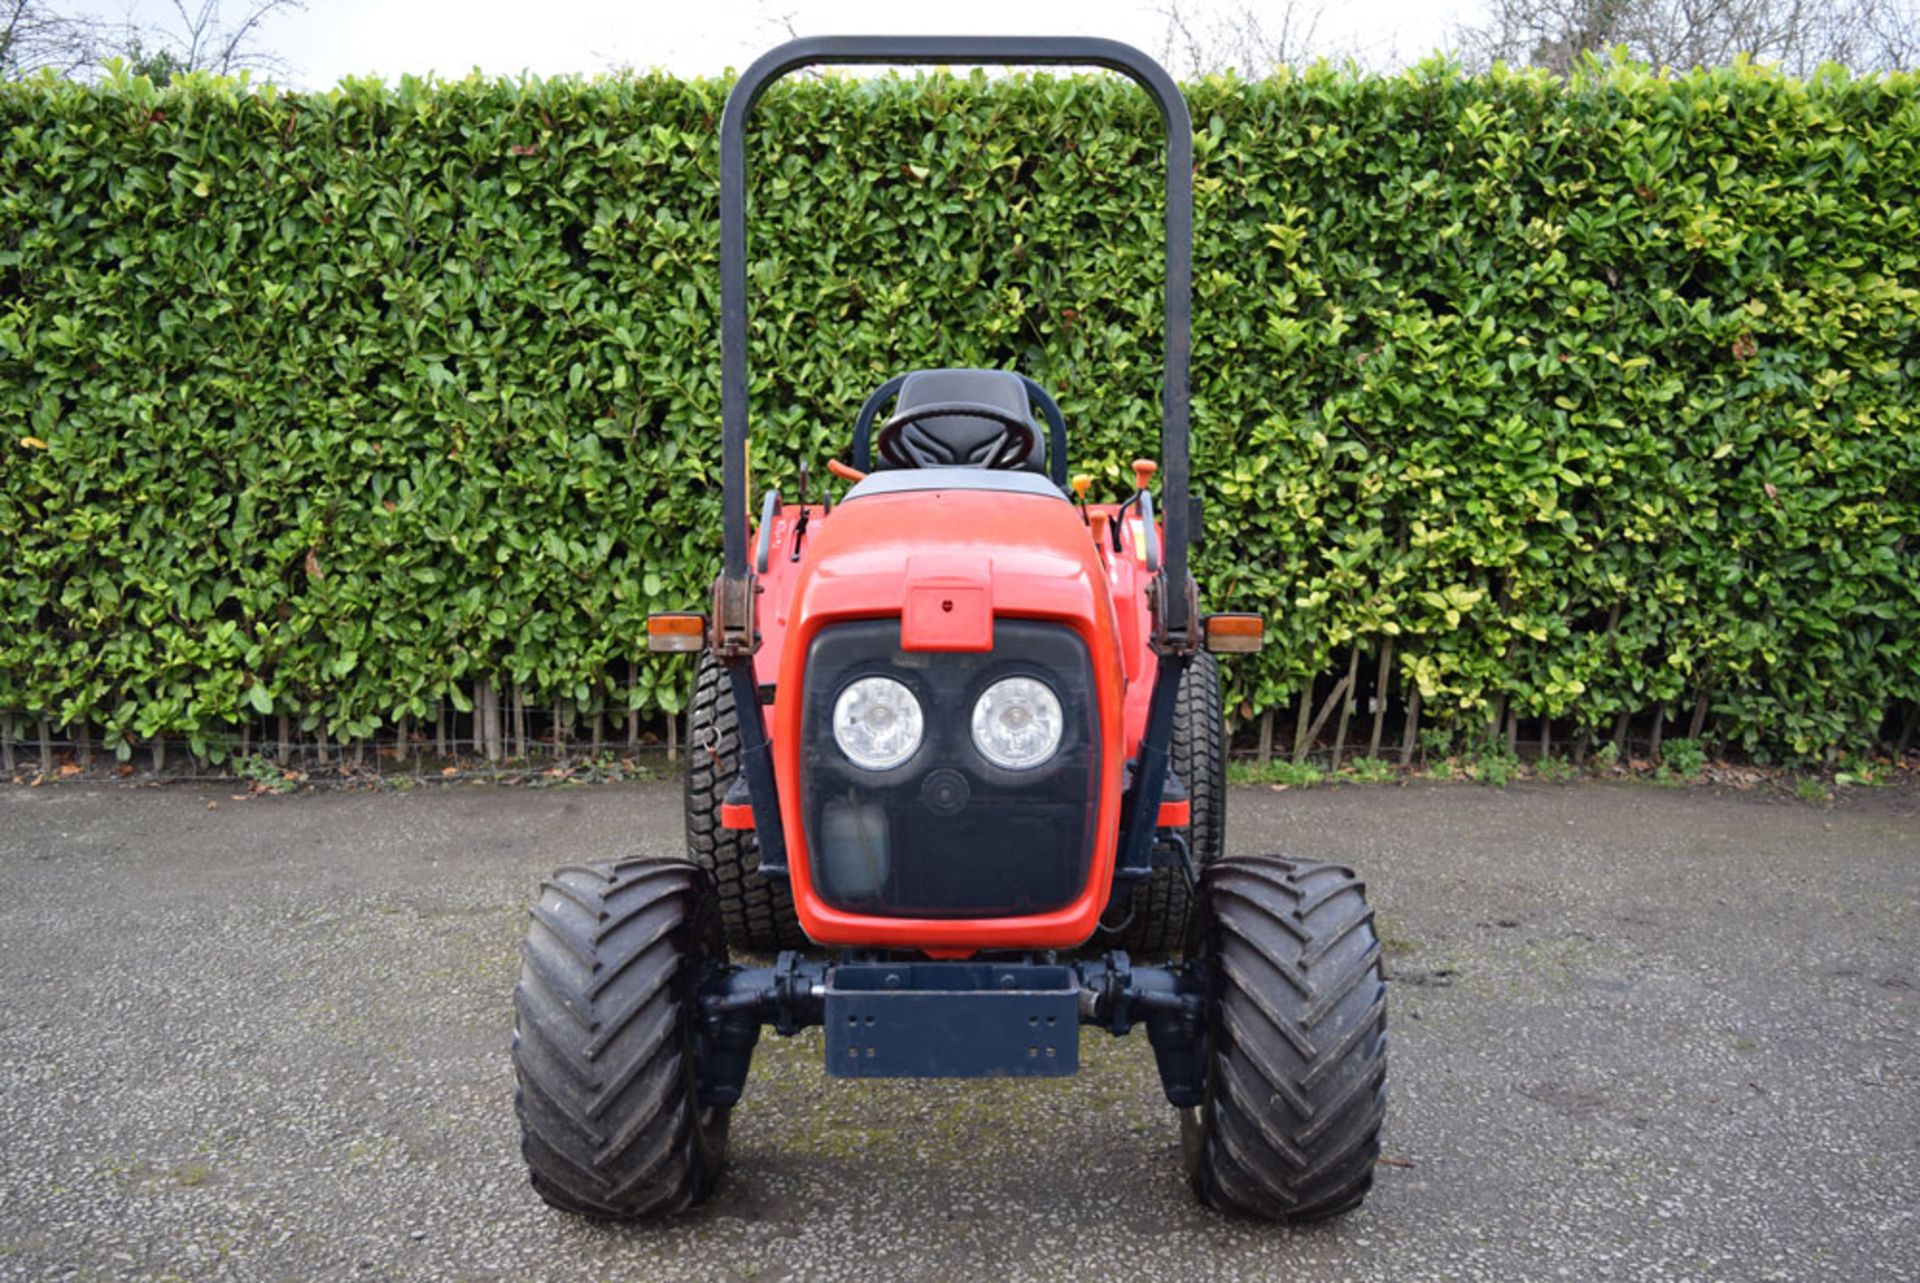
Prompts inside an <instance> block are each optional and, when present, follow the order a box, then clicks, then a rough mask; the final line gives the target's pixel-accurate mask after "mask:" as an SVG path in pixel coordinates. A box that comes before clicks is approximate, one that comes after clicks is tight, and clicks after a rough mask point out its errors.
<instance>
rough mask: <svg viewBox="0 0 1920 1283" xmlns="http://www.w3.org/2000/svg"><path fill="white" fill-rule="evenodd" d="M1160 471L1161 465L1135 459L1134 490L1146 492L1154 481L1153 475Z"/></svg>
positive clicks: (1147, 460) (1151, 461)
mask: <svg viewBox="0 0 1920 1283" xmlns="http://www.w3.org/2000/svg"><path fill="white" fill-rule="evenodd" d="M1158 471H1160V465H1159V464H1157V463H1155V462H1154V461H1153V460H1152V459H1135V460H1134V461H1133V488H1134V489H1135V490H1145V489H1146V488H1147V486H1148V485H1149V484H1150V483H1151V482H1152V481H1153V474H1154V473H1156V472H1158Z"/></svg>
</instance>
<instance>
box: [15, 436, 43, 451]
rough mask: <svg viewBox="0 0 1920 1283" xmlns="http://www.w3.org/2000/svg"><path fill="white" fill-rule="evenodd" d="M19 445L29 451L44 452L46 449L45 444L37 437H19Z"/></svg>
mask: <svg viewBox="0 0 1920 1283" xmlns="http://www.w3.org/2000/svg"><path fill="white" fill-rule="evenodd" d="M20 444H21V445H23V446H25V447H26V448H27V449H29V450H44V449H46V448H47V443H46V442H44V441H42V440H41V439H40V438H39V437H21V438H20Z"/></svg>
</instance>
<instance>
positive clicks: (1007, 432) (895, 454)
mask: <svg viewBox="0 0 1920 1283" xmlns="http://www.w3.org/2000/svg"><path fill="white" fill-rule="evenodd" d="M948 416H960V417H964V418H970V419H986V420H988V421H989V422H991V423H995V424H998V425H999V427H1000V435H999V436H997V437H995V438H993V439H992V440H990V441H987V442H985V443H984V446H976V447H974V448H972V449H970V450H968V451H967V456H968V457H965V458H955V457H949V458H948V459H947V460H945V461H943V462H940V463H932V464H929V463H927V462H926V461H925V459H926V456H927V455H929V454H940V453H944V454H947V455H948V456H953V455H954V454H955V453H956V451H955V450H954V449H953V448H952V447H951V446H948V445H947V444H946V443H945V442H942V441H939V440H937V439H934V438H931V437H929V436H928V435H927V434H925V433H922V434H920V439H918V440H913V439H909V440H908V441H905V442H903V441H902V440H901V435H902V434H903V433H904V432H905V431H906V430H907V429H908V428H910V427H912V426H913V425H914V424H916V423H919V422H921V421H922V420H925V419H938V418H944V417H948ZM1039 441H1040V436H1039V434H1038V433H1037V432H1035V431H1034V429H1033V424H1031V423H1029V422H1028V421H1027V420H1026V419H1025V418H1024V417H1023V416H1021V415H1017V414H1012V413H1009V412H1008V411H1006V410H1003V409H1001V408H1000V407H999V406H997V405H988V404H987V403H986V402H984V401H935V402H932V403H931V404H928V405H916V406H914V407H913V408H912V409H911V410H902V411H901V412H900V413H899V414H896V415H894V416H893V417H892V418H891V419H888V420H887V422H886V424H885V425H884V426H882V427H881V429H880V435H879V437H878V438H877V439H876V440H875V442H874V447H875V448H876V449H877V450H879V452H880V457H881V458H882V459H884V460H885V461H886V463H887V465H888V466H889V467H894V468H923V467H929V466H931V467H942V466H945V467H976V468H1002V469H1006V468H1018V467H1020V466H1021V465H1023V464H1024V463H1025V462H1026V461H1027V458H1028V456H1029V455H1031V454H1032V453H1033V450H1034V447H1035V446H1036V445H1038V444H1039ZM983 449H984V451H985V453H984V457H981V456H982V451H983Z"/></svg>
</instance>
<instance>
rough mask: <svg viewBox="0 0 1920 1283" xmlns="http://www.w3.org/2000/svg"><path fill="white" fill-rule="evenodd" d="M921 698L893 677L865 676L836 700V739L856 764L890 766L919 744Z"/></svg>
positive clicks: (878, 767)
mask: <svg viewBox="0 0 1920 1283" xmlns="http://www.w3.org/2000/svg"><path fill="white" fill-rule="evenodd" d="M923 724H924V723H923V719H922V718H921V716H920V701H919V700H917V699H915V698H914V697H913V692H912V691H910V690H908V689H907V688H906V687H905V686H903V685H902V684H901V683H899V682H896V681H894V680H893V678H891V677H862V678H861V679H860V680H859V681H857V682H852V683H850V684H849V685H848V686H847V688H846V689H845V690H843V691H841V692H840V697H839V698H838V699H836V700H834V701H833V742H834V743H836V744H838V745H839V746H840V751H841V752H842V753H845V754H846V755H847V756H848V757H849V758H850V759H852V761H853V764H854V765H855V766H864V767H865V768H866V769H867V770H869V771H885V770H891V769H892V768H893V767H896V766H898V765H900V763H902V762H904V761H906V760H907V759H908V758H910V757H912V756H913V751H914V750H915V749H917V748H919V747H920V734H921V730H922V727H923Z"/></svg>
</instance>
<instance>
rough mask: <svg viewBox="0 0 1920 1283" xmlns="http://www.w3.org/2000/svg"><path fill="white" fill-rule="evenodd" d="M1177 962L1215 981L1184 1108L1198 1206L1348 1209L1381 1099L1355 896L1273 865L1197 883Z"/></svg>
mask: <svg viewBox="0 0 1920 1283" xmlns="http://www.w3.org/2000/svg"><path fill="white" fill-rule="evenodd" d="M1201 890H1202V893H1203V900H1204V907H1203V910H1202V912H1201V913H1199V914H1197V915H1196V918H1197V920H1196V921H1195V923H1194V932H1193V940H1192V944H1191V946H1190V948H1189V953H1188V957H1189V959H1194V958H1200V959H1204V960H1205V961H1206V963H1207V965H1208V966H1209V967H1210V968H1211V970H1212V972H1213V977H1212V983H1213V986H1214V989H1213V993H1214V1004H1213V1011H1212V1013H1211V1015H1210V1018H1209V1022H1208V1029H1207V1052H1206V1057H1207V1084H1206V1096H1205V1101H1204V1103H1203V1104H1202V1105H1201V1107H1200V1108H1199V1109H1197V1110H1193V1109H1190V1110H1186V1111H1184V1112H1183V1113H1182V1115H1181V1140H1182V1148H1183V1150H1184V1151H1185V1157H1186V1162H1187V1176H1188V1179H1189V1180H1190V1181H1191V1182H1192V1185H1193V1189H1194V1192H1195V1193H1196V1194H1197V1195H1199V1197H1200V1201H1201V1202H1203V1203H1205V1204H1207V1205H1208V1206H1209V1207H1214V1208H1218V1209H1220V1210H1221V1211H1225V1212H1233V1213H1237V1214H1240V1215H1243V1216H1253V1217H1258V1218H1260V1219H1263V1220H1272V1221H1292V1222H1302V1221H1317V1220H1322V1219H1325V1218H1326V1217H1329V1216H1338V1215H1339V1214H1340V1213H1342V1212H1346V1211H1351V1210H1352V1209H1353V1208H1355V1207H1358V1206H1359V1205H1360V1202H1361V1200H1362V1199H1364V1198H1365V1197H1366V1194H1367V1190H1368V1188H1369V1187H1370V1186H1371V1185H1372V1184H1373V1167H1374V1161H1375V1160H1376V1159H1377V1158H1378V1157H1379V1154H1380V1123H1381V1120H1382V1119H1383V1118H1384V1117H1385V1114H1386V1104H1387V1087H1386V1079H1387V1032H1386V1029H1387V1008H1386V1002H1387V990H1386V983H1385V979H1384V977H1383V975H1382V973H1381V968H1380V942H1379V940H1378V939H1377V938H1376V937H1375V935H1374V929H1373V911H1372V910H1371V909H1369V908H1368V907H1367V900H1366V887H1365V885H1364V884H1363V883H1362V882H1361V881H1360V880H1359V879H1358V878H1357V877H1355V876H1354V875H1353V871H1352V870H1351V869H1346V868H1342V867H1340V866H1339V865H1334V864H1321V863H1318V862H1314V861H1306V860H1284V859H1280V858H1279V857H1277V856H1241V857H1235V858H1233V859H1229V860H1222V861H1220V862H1219V863H1217V864H1215V865H1213V866H1212V867H1211V868H1209V869H1208V870H1207V871H1206V873H1205V874H1204V875H1203V877H1202V879H1201Z"/></svg>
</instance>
